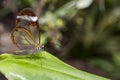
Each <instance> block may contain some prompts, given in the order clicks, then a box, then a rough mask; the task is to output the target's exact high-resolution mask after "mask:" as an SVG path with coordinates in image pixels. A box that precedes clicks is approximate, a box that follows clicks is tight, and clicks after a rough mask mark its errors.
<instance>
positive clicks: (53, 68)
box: [0, 52, 109, 80]
mask: <svg viewBox="0 0 120 80" xmlns="http://www.w3.org/2000/svg"><path fill="white" fill-rule="evenodd" d="M0 71H1V72H2V73H3V74H4V75H5V76H6V77H7V78H8V79H9V80H109V79H107V78H103V77H99V76H96V75H93V74H90V73H86V72H84V71H80V70H77V69H75V68H73V67H71V66H69V65H67V64H65V63H63V62H62V61H60V60H59V59H57V58H56V57H54V56H52V55H50V54H49V53H47V52H40V53H36V54H30V55H12V54H2V55H1V56H0Z"/></svg>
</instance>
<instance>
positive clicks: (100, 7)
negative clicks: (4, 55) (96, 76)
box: [0, 0, 120, 80]
mask: <svg viewBox="0 0 120 80" xmlns="http://www.w3.org/2000/svg"><path fill="white" fill-rule="evenodd" d="M15 1H16V0H14V2H13V3H14V6H15V7H14V6H13V5H12V6H13V7H14V8H13V7H11V6H8V7H7V8H9V9H10V10H11V11H15V10H16V9H17V10H19V9H22V8H24V7H32V8H33V9H34V10H36V9H37V8H38V7H39V2H40V1H46V2H44V3H43V4H45V5H44V7H43V8H42V9H43V10H42V12H41V14H40V17H39V23H40V28H41V43H42V44H44V45H45V48H46V50H48V51H50V52H52V53H55V54H56V56H59V57H62V59H65V60H68V59H71V58H72V59H78V60H79V61H83V62H84V63H85V64H87V65H88V66H89V67H94V68H97V69H98V70H101V71H102V72H103V73H105V75H104V76H106V77H109V78H112V79H114V80H119V79H120V77H119V74H120V6H119V4H120V1H119V0H40V1H39V0H36V1H33V0H26V1H24V0H23V1H17V2H15ZM81 1H83V2H85V3H87V5H86V6H82V5H81V4H82V2H81ZM23 3H24V4H23ZM81 6H82V7H81ZM15 8H16V9H15ZM10 10H8V9H7V10H5V9H3V10H2V11H1V16H0V18H3V16H6V15H7V14H9V12H10ZM0 45H1V44H0ZM57 53H59V54H57ZM78 64H79V63H78ZM104 65H105V66H104ZM95 72H97V71H95Z"/></svg>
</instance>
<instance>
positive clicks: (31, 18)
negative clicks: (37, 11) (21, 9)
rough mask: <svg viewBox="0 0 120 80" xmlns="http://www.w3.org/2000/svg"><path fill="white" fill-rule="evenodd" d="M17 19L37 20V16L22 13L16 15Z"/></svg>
mask: <svg viewBox="0 0 120 80" xmlns="http://www.w3.org/2000/svg"><path fill="white" fill-rule="evenodd" d="M17 19H23V20H28V21H33V22H36V21H37V20H38V17H37V16H28V15H23V16H17Z"/></svg>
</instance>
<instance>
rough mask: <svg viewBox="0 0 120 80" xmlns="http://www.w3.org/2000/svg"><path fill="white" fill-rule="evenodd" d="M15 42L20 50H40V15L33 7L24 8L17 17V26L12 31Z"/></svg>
mask: <svg viewBox="0 0 120 80" xmlns="http://www.w3.org/2000/svg"><path fill="white" fill-rule="evenodd" d="M11 40H12V42H13V44H14V45H15V46H16V47H17V48H19V49H20V50H25V51H28V50H29V51H30V50H31V51H35V50H40V49H41V46H40V27H39V23H38V17H37V16H36V15H35V13H34V11H33V10H32V9H31V8H24V9H23V10H21V11H20V12H19V13H18V15H17V17H16V26H15V28H14V29H13V31H12V32H11Z"/></svg>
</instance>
